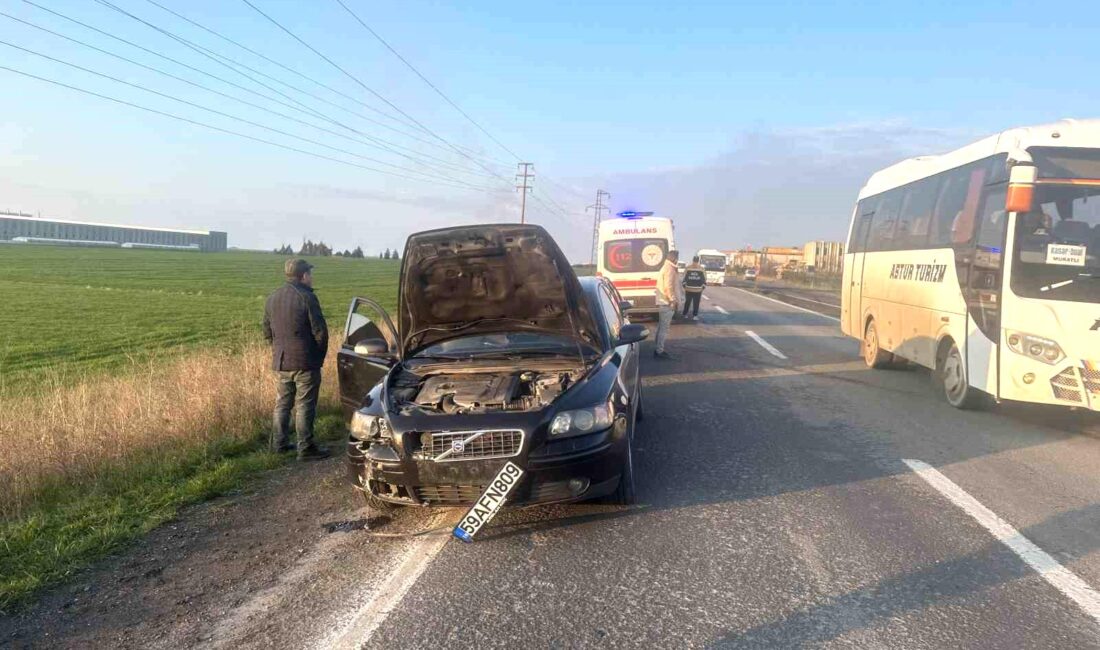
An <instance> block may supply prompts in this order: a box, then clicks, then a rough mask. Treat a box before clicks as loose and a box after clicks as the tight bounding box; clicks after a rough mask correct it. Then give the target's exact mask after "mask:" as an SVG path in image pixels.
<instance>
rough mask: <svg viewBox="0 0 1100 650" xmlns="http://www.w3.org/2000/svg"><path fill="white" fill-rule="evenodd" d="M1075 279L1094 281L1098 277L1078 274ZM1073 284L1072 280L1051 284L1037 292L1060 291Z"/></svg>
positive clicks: (1089, 274)
mask: <svg viewBox="0 0 1100 650" xmlns="http://www.w3.org/2000/svg"><path fill="white" fill-rule="evenodd" d="M1077 277H1079V278H1093V279H1096V278H1098V277H1100V276H1096V275H1093V274H1091V273H1078V274H1077ZM1074 282H1076V280H1072V279H1071V280H1062V281H1061V282H1054V283H1052V284H1048V285H1047V286H1045V287H1040V288H1039V291H1051V290H1053V289H1061V288H1062V287H1066V286H1069V285H1071V284H1073V283H1074Z"/></svg>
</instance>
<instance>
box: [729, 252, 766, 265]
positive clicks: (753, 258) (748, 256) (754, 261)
mask: <svg viewBox="0 0 1100 650" xmlns="http://www.w3.org/2000/svg"><path fill="white" fill-rule="evenodd" d="M726 258H727V259H728V260H729V264H730V266H734V267H737V268H742V269H755V268H757V267H758V266H760V251H754V250H753V249H752V248H745V249H742V250H739V251H729V252H728V253H727V254H726Z"/></svg>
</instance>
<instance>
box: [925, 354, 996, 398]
mask: <svg viewBox="0 0 1100 650" xmlns="http://www.w3.org/2000/svg"><path fill="white" fill-rule="evenodd" d="M932 376H933V377H934V379H935V384H936V386H937V387H938V388H939V393H940V395H943V398H944V399H945V400H946V401H947V403H948V404H950V405H951V406H954V407H955V408H957V409H962V410H972V409H978V408H981V407H983V406H984V405H985V395H984V394H983V393H982V392H981V391H980V390H978V389H976V388H974V387H973V386H971V385H970V380H969V378H968V377H967V376H966V362H965V361H964V360H963V357H962V352H961V351H960V350H959V346H957V345H955V342H954V341H952V342H951V344H950V346H948V347H947V348H946V349H945V350H944V351H943V352H942V353H941V354H940V355H939V358H937V359H936V370H935V371H934V372H933V373H932Z"/></svg>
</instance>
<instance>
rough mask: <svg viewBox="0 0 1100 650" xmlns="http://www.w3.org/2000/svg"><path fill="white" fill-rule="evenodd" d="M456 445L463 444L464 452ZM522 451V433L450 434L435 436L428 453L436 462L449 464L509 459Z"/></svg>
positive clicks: (453, 432) (426, 450)
mask: <svg viewBox="0 0 1100 650" xmlns="http://www.w3.org/2000/svg"><path fill="white" fill-rule="evenodd" d="M471 438H472V439H471ZM456 443H461V448H457V447H455V444H456ZM522 447H523V432H522V431H519V430H505V431H446V432H441V433H433V434H432V437H431V440H430V442H429V446H428V448H427V449H425V452H427V454H426V455H427V456H429V457H430V458H431V459H432V460H435V461H436V462H448V461H453V460H482V459H485V458H508V457H510V456H515V455H517V454H518V453H519V451H520V448H522ZM447 452H450V453H447ZM444 454H446V455H444Z"/></svg>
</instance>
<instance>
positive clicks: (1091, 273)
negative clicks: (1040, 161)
mask: <svg viewBox="0 0 1100 650" xmlns="http://www.w3.org/2000/svg"><path fill="white" fill-rule="evenodd" d="M1035 198H1036V200H1035V208H1034V209H1033V210H1031V211H1030V212H1025V213H1021V214H1019V215H1018V217H1017V219H1016V256H1015V257H1016V259H1015V260H1014V265H1013V270H1012V278H1011V283H1012V290H1013V291H1014V292H1015V293H1016V294H1017V295H1020V296H1024V297H1028V298H1044V299H1048V300H1068V301H1075V302H1100V182H1097V183H1096V184H1091V183H1088V184H1077V185H1070V184H1065V185H1062V184H1039V185H1037V186H1036V187H1035Z"/></svg>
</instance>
